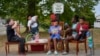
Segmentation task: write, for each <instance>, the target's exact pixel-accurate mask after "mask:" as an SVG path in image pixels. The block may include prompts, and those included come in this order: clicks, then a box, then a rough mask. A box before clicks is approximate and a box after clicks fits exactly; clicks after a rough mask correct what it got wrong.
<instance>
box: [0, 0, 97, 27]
mask: <svg viewBox="0 0 100 56" xmlns="http://www.w3.org/2000/svg"><path fill="white" fill-rule="evenodd" d="M56 1H57V0H0V16H1V17H3V18H9V17H13V18H14V19H15V20H18V21H19V22H20V23H22V24H23V25H24V26H26V25H27V16H28V15H35V14H37V15H38V16H39V22H40V26H41V27H43V28H47V27H48V26H49V24H50V19H49V18H50V14H51V13H52V4H53V3H54V2H56ZM59 1H60V2H62V3H64V13H63V14H62V15H60V20H61V21H65V22H68V23H69V24H70V20H71V18H72V17H73V15H75V14H78V15H80V16H85V17H86V19H87V20H89V21H90V22H91V24H93V21H94V20H95V19H94V18H95V17H94V13H93V12H92V10H94V6H95V5H96V4H98V1H99V0H59ZM90 19H92V20H90ZM44 21H46V22H44Z"/></svg>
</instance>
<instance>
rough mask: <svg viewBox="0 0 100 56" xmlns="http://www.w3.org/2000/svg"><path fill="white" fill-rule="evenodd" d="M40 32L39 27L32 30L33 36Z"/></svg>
mask: <svg viewBox="0 0 100 56" xmlns="http://www.w3.org/2000/svg"><path fill="white" fill-rule="evenodd" d="M38 32H39V30H38V27H34V28H31V33H32V34H37V33H38Z"/></svg>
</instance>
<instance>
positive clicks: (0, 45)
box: [0, 29, 100, 52]
mask: <svg viewBox="0 0 100 56" xmlns="http://www.w3.org/2000/svg"><path fill="white" fill-rule="evenodd" d="M24 30H25V29H23V30H22V31H21V32H23V31H24ZM21 35H22V36H23V37H25V36H26V35H27V33H24V34H23V33H22V34H21ZM93 36H94V43H95V49H100V29H94V30H93ZM48 37H49V34H48V33H47V32H40V38H48ZM5 42H6V35H1V36H0V52H5V49H4V45H5V44H4V43H5ZM82 45H83V44H80V49H83V47H82ZM11 48H12V49H13V51H15V50H16V48H17V46H16V45H15V46H14V47H11ZM70 48H71V49H72V50H73V49H75V44H70Z"/></svg>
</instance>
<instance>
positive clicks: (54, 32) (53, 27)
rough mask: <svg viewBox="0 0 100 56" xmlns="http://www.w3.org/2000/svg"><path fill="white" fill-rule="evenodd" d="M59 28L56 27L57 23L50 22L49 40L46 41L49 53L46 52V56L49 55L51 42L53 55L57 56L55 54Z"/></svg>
mask: <svg viewBox="0 0 100 56" xmlns="http://www.w3.org/2000/svg"><path fill="white" fill-rule="evenodd" d="M61 29H62V28H61V27H60V26H59V25H58V22H57V21H52V25H51V26H50V28H49V34H50V38H49V39H48V48H49V51H48V52H47V54H51V45H50V44H51V41H53V44H54V50H55V51H54V54H58V52H57V41H59V40H60V39H61V38H60V31H61Z"/></svg>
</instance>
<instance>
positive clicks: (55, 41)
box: [53, 38, 57, 51]
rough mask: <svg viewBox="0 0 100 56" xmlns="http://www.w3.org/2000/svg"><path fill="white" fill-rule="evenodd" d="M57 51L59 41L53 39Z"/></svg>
mask: <svg viewBox="0 0 100 56" xmlns="http://www.w3.org/2000/svg"><path fill="white" fill-rule="evenodd" d="M53 42H54V48H55V51H56V50H57V40H56V38H54V39H53Z"/></svg>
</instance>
